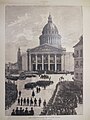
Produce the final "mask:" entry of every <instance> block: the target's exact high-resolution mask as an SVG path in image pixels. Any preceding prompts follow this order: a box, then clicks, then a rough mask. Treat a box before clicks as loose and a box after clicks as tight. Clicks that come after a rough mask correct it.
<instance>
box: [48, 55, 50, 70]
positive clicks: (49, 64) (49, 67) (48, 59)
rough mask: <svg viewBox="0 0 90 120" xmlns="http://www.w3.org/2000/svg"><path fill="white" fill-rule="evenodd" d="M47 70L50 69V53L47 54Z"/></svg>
mask: <svg viewBox="0 0 90 120" xmlns="http://www.w3.org/2000/svg"><path fill="white" fill-rule="evenodd" d="M48 70H49V71H50V54H48Z"/></svg>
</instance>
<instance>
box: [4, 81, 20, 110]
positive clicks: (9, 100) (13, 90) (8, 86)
mask: <svg viewBox="0 0 90 120" xmlns="http://www.w3.org/2000/svg"><path fill="white" fill-rule="evenodd" d="M17 96H18V91H17V86H16V85H15V84H13V83H12V82H10V81H9V82H5V109H8V108H9V107H10V106H11V105H12V104H13V103H14V102H15V100H16V99H17Z"/></svg>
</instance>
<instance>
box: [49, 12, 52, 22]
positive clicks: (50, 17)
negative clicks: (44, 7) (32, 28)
mask: <svg viewBox="0 0 90 120" xmlns="http://www.w3.org/2000/svg"><path fill="white" fill-rule="evenodd" d="M48 22H52V16H51V14H50V13H49V16H48Z"/></svg>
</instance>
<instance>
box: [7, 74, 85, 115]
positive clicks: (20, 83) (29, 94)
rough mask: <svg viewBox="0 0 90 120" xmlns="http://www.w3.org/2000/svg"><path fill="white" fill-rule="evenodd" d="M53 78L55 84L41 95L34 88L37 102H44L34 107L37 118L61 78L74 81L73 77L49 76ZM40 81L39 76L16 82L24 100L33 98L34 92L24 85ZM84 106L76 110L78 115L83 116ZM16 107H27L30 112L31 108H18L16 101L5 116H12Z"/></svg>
mask: <svg viewBox="0 0 90 120" xmlns="http://www.w3.org/2000/svg"><path fill="white" fill-rule="evenodd" d="M50 76H51V80H52V81H53V82H54V83H53V84H51V85H50V86H47V87H46V89H44V88H41V91H40V92H39V93H36V88H34V91H35V97H34V98H36V99H37V100H38V99H39V98H41V100H42V103H41V106H40V107H39V106H38V105H37V106H33V109H34V113H35V116H37V115H40V113H41V111H42V110H43V101H44V100H46V103H48V101H49V99H50V98H51V97H52V95H53V92H54V90H55V87H56V84H57V83H58V82H59V78H60V77H61V76H63V77H64V80H66V81H72V77H73V75H70V74H68V75H64V74H52V75H51V74H49V77H50ZM38 80H40V78H39V76H38V75H37V77H32V78H26V80H17V81H16V83H15V84H16V85H17V89H18V91H21V97H22V98H27V97H29V98H31V97H32V90H31V89H29V90H27V89H24V85H25V84H26V83H29V82H36V81H38ZM82 106H83V105H82V104H79V105H78V107H77V108H76V112H77V114H82V110H83V109H82ZM16 107H19V108H20V107H22V108H23V109H25V108H26V107H27V108H28V110H30V108H31V106H26V105H22V106H18V102H17V100H16V102H15V103H14V104H13V105H12V106H11V107H10V108H9V109H8V110H6V111H5V114H6V115H7V116H9V115H11V112H12V110H13V109H16Z"/></svg>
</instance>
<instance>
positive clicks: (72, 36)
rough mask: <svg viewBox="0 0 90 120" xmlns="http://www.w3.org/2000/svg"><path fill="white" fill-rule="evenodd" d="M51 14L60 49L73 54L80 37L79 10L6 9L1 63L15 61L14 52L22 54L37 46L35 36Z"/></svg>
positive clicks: (44, 7)
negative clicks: (3, 50)
mask: <svg viewBox="0 0 90 120" xmlns="http://www.w3.org/2000/svg"><path fill="white" fill-rule="evenodd" d="M49 14H51V16H52V20H53V23H54V24H55V25H56V26H57V28H58V31H59V34H60V35H61V37H62V38H61V44H62V47H64V48H66V51H67V52H73V46H74V45H75V44H76V43H77V42H78V41H79V37H80V36H81V35H82V34H83V13H82V8H81V7H80V6H78V7H74V6H6V7H5V62H6V63H8V62H12V63H14V62H16V61H17V50H18V48H19V47H20V48H21V52H22V53H24V52H26V50H27V49H28V48H29V49H31V48H34V47H36V46H39V36H40V35H41V34H42V30H43V27H44V26H45V24H47V22H48V16H49Z"/></svg>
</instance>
